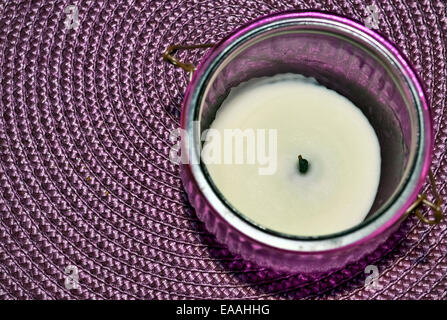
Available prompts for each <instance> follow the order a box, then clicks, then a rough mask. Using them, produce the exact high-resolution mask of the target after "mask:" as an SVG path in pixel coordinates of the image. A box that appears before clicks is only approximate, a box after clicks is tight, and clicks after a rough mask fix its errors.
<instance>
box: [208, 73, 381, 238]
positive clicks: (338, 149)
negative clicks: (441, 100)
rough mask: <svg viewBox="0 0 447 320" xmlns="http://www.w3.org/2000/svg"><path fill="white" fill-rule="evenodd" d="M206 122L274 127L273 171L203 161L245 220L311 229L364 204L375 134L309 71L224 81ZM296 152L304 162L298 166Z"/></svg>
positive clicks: (336, 227)
mask: <svg viewBox="0 0 447 320" xmlns="http://www.w3.org/2000/svg"><path fill="white" fill-rule="evenodd" d="M211 128H212V129H215V130H217V131H218V132H221V133H222V136H224V131H225V129H242V130H245V129H254V130H256V129H267V130H268V129H276V130H277V154H275V157H277V158H276V159H277V164H276V170H275V171H274V173H273V174H264V175H260V174H259V165H258V164H250V163H244V164H235V163H233V164H224V163H207V164H206V166H207V169H208V172H209V174H210V176H211V178H212V180H213V182H214V184H215V185H216V187H217V188H218V189H219V191H220V192H221V193H222V194H223V196H224V197H225V198H226V199H227V200H228V201H229V203H231V205H232V206H234V207H235V208H236V209H237V210H238V211H239V212H241V213H242V214H243V215H244V216H246V217H247V218H248V219H250V220H252V221H253V222H255V223H257V224H259V225H261V226H263V227H266V228H269V229H271V230H275V231H278V232H282V233H287V234H291V235H300V236H316V235H324V234H330V233H334V232H339V231H342V230H345V229H347V228H350V227H353V226H355V225H357V224H359V223H360V222H362V221H363V220H364V219H365V217H366V215H367V213H368V212H369V210H370V208H371V206H372V204H373V201H374V198H375V195H376V192H377V188H378V185H379V178H380V162H381V159H380V146H379V142H378V139H377V136H376V134H375V132H374V129H373V128H372V126H371V125H370V123H369V122H368V120H367V118H366V117H365V116H364V115H363V113H362V112H361V111H360V109H358V108H357V107H356V106H355V105H354V104H353V103H352V102H350V101H349V100H348V99H346V98H345V97H343V96H341V95H340V94H338V93H336V92H335V91H332V90H329V89H327V88H325V87H323V86H321V85H319V84H318V83H316V82H315V81H314V80H313V79H311V78H304V77H302V76H298V75H291V74H286V75H277V76H275V77H271V78H261V79H254V80H250V81H248V82H247V83H244V84H242V85H240V86H239V87H237V88H234V89H232V91H231V93H230V95H229V97H228V98H227V99H226V100H225V101H224V103H223V104H222V106H221V107H220V109H219V111H218V113H217V115H216V119H215V120H214V122H213V123H212V125H211ZM227 131H228V130H227ZM208 138H210V136H208ZM257 138H258V136H257ZM213 143H214V144H215V143H216V142H215V139H208V141H206V142H205V144H204V150H205V149H206V148H207V147H208V148H209V147H210V146H212V144H213ZM226 143H228V141H227V142H226ZM222 145H224V144H222ZM214 146H216V145H214ZM233 150H234V148H233ZM222 152H225V149H222ZM298 155H302V157H303V158H305V159H307V160H308V162H309V169H308V171H307V172H305V173H300V172H299V170H298ZM223 156H224V155H223V154H222V159H223ZM233 156H234V155H233ZM233 158H234V157H233Z"/></svg>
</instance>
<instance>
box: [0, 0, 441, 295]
mask: <svg viewBox="0 0 447 320" xmlns="http://www.w3.org/2000/svg"><path fill="white" fill-rule="evenodd" d="M371 3H372V1H369V2H368V1H367V2H366V3H365V2H363V1H358V0H324V1H298V0H296V1H285V0H281V1H278V0H265V1H261V0H154V1H149V0H148V1H138V0H97V1H93V0H79V1H75V0H73V1H55V0H40V1H9V0H0V110H1V113H0V189H1V190H0V298H1V299H203V298H211V299H229V298H232V299H244V298H253V299H257V298H262V299H296V298H303V299H446V298H447V258H446V255H447V226H446V223H445V222H443V223H442V224H440V225H437V226H427V225H423V224H422V223H420V222H419V221H418V220H417V218H415V217H413V216H412V217H409V218H408V219H407V220H406V221H405V222H404V223H403V225H402V226H401V228H400V229H399V231H398V232H397V233H396V234H395V235H394V236H393V237H392V239H390V241H388V242H387V243H385V244H384V245H382V246H381V247H380V248H379V249H378V250H377V251H376V252H374V254H372V255H371V256H369V257H368V258H365V259H364V260H363V261H360V262H358V263H355V264H351V265H348V266H346V267H345V268H343V269H341V270H335V271H333V272H330V273H325V274H314V275H303V274H284V273H278V272H275V271H272V270H268V269H264V268H259V267H257V266H256V265H253V264H252V263H250V262H247V261H244V260H242V259H241V258H240V257H238V256H235V255H233V254H231V253H230V252H228V250H227V249H226V248H225V247H224V246H222V245H220V244H218V243H217V242H216V240H215V239H214V237H213V236H212V235H210V234H209V233H208V232H207V231H206V230H205V228H204V226H203V224H202V223H201V222H200V221H199V220H198V219H197V217H196V216H195V213H194V212H193V210H192V209H191V207H190V205H189V204H188V201H187V198H186V195H185V192H184V189H183V186H182V184H181V180H180V174H179V167H178V166H176V165H174V164H172V163H171V162H170V160H169V150H170V148H171V146H172V144H173V143H172V142H171V141H170V140H169V134H170V132H171V130H173V129H176V128H177V127H178V124H179V114H180V104H181V101H182V96H183V92H184V91H185V89H186V86H187V83H188V75H186V74H185V73H184V72H183V71H182V70H181V69H177V68H174V67H173V66H172V65H169V64H167V63H165V62H163V61H162V58H161V54H162V52H163V51H164V50H165V49H166V47H167V46H168V45H169V44H173V43H189V44H192V43H208V42H216V41H218V40H220V39H221V38H222V37H223V36H225V35H227V34H228V33H229V32H231V31H232V30H233V29H234V28H236V27H238V26H240V25H242V24H244V23H246V22H248V21H250V20H252V19H255V18H257V17H260V16H263V15H266V14H269V13H274V12H278V11H283V10H289V9H318V10H326V11H330V12H334V13H338V14H341V15H345V16H347V17H350V18H353V19H356V20H359V21H364V20H365V18H366V16H367V15H368V11H367V5H369V4H371ZM374 3H375V4H376V5H377V7H378V9H379V10H378V11H379V28H378V31H379V32H380V33H381V34H383V35H384V36H385V37H387V38H388V39H390V40H391V41H392V42H394V43H395V44H396V46H397V47H398V48H399V49H400V50H402V52H403V53H404V55H406V56H407V57H408V59H409V60H410V61H411V63H412V64H413V65H414V67H415V70H416V71H417V73H418V74H419V75H420V77H421V79H422V82H423V83H424V84H425V87H426V90H427V96H428V98H429V101H430V102H431V106H432V111H433V118H434V129H435V139H436V140H435V149H434V159H433V164H432V170H433V172H434V175H435V177H436V182H437V186H438V191H439V193H440V195H441V197H442V198H443V200H444V203H447V183H446V181H447V156H446V154H447V153H446V150H447V144H446V140H447V109H446V105H447V101H446V92H447V87H446V86H447V84H446V75H447V68H446V63H447V62H446V61H447V53H446V51H447V41H446V37H447V5H446V3H445V1H440V0H433V1H427V0H393V1H391V0H389V1H378V0H377V1H375V2H374ZM69 5H76V6H77V8H78V13H79V22H80V23H79V26H78V27H77V28H72V29H68V28H67V26H66V25H65V20H66V19H67V13H66V12H65V9H66V8H67V6H69ZM204 53H205V52H204V51H203V50H193V51H189V52H185V51H183V52H180V53H179V55H178V56H179V58H180V59H184V60H186V61H191V62H194V63H196V64H197V62H198V61H200V58H201V57H202V56H203V54H204ZM424 191H426V192H427V193H428V194H429V195H430V190H429V186H428V183H427V184H426V186H425V187H424ZM443 210H444V211H446V206H445V205H444V206H443ZM426 211H427V210H426ZM426 213H428V212H426ZM366 264H374V265H376V266H377V267H378V269H379V271H380V277H379V285H380V288H379V289H376V290H371V289H367V288H365V286H364V283H365V277H366V276H367V275H366V274H365V273H364V266H365V265H366ZM67 266H75V267H76V268H77V270H78V275H79V286H78V287H77V288H72V289H67V287H66V283H65V280H66V277H67V274H66V272H65V271H66V267H67Z"/></svg>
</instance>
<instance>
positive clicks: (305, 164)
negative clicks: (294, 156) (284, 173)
mask: <svg viewBox="0 0 447 320" xmlns="http://www.w3.org/2000/svg"><path fill="white" fill-rule="evenodd" d="M298 170H299V171H300V172H301V173H306V172H307V170H309V161H307V160H306V159H304V158H303V157H302V156H301V155H299V156H298Z"/></svg>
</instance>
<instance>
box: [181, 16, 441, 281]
mask: <svg viewBox="0 0 447 320" xmlns="http://www.w3.org/2000/svg"><path fill="white" fill-rule="evenodd" d="M183 66H186V67H188V68H189V70H193V68H191V65H189V64H184V65H183ZM185 69H187V68H185ZM187 70H188V69H187ZM290 72H292V73H298V74H302V75H305V76H308V77H313V78H316V79H317V80H318V81H319V82H320V83H321V84H323V85H325V86H326V87H328V88H330V89H333V90H336V91H337V92H339V93H340V94H342V95H344V96H346V97H347V98H349V99H350V100H351V101H352V102H353V103H354V104H355V105H356V106H358V107H359V108H360V109H361V110H362V112H363V113H364V114H365V115H366V117H367V118H368V119H369V121H370V123H371V124H372V126H373V127H374V129H375V131H376V134H377V136H378V139H379V142H380V146H381V157H382V167H381V178H380V184H379V189H378V193H377V196H376V199H375V201H374V204H373V206H372V208H371V211H370V213H369V214H368V216H367V218H366V219H365V221H363V222H362V223H361V224H359V225H357V226H355V227H353V228H350V229H348V230H345V231H343V232H340V233H336V234H330V235H325V236H315V237H302V236H297V235H287V234H281V233H278V232H275V231H272V230H268V229H266V228H263V227H262V226H258V225H256V224H254V223H252V222H251V221H249V220H248V219H247V218H246V217H244V215H243V213H239V212H237V210H235V209H234V208H233V207H232V206H231V204H229V203H228V201H226V199H225V196H224V195H222V194H221V193H220V192H219V190H218V189H217V188H216V187H215V186H214V183H213V181H212V179H211V178H210V176H209V175H208V174H207V170H206V168H205V166H204V165H203V164H202V163H201V161H200V150H201V139H200V136H201V133H202V132H203V131H204V130H206V129H207V128H208V127H209V126H210V124H211V122H212V121H213V120H214V118H215V115H216V111H217V110H218V108H219V106H220V104H221V103H222V101H223V100H224V99H225V97H226V96H227V95H228V93H229V91H230V89H231V88H232V87H235V86H237V85H239V84H240V83H241V82H244V81H247V80H249V79H251V78H255V77H262V76H273V75H275V74H279V73H290ZM194 123H199V126H198V128H197V126H194ZM181 127H182V128H183V129H184V130H186V133H187V134H186V139H184V140H183V143H184V148H186V149H187V150H188V151H189V153H188V154H189V157H190V158H189V161H188V163H187V164H184V165H183V167H182V170H181V172H182V180H183V183H184V186H185V188H186V192H187V194H188V196H189V200H190V202H191V204H192V206H193V207H194V208H195V209H196V213H197V215H198V217H199V218H200V219H201V220H202V221H203V222H204V223H205V225H206V227H207V229H208V230H209V231H210V232H212V233H214V234H215V235H216V237H217V239H218V241H220V242H222V243H225V244H226V245H227V246H228V248H229V249H230V250H231V251H233V252H236V253H239V254H240V255H241V256H242V257H244V258H246V259H248V260H251V261H254V262H256V263H258V264H259V265H263V266H267V267H272V268H274V269H279V270H284V271H299V272H315V271H327V270H330V269H333V268H338V267H342V266H344V265H346V264H347V263H350V262H353V261H356V260H359V259H361V258H362V257H363V256H365V255H366V254H368V253H369V252H371V251H372V250H374V249H375V248H377V247H378V245H379V244H381V243H382V242H384V241H385V240H386V239H387V238H388V237H389V236H390V234H391V233H392V232H393V231H395V230H396V229H397V228H398V226H399V224H400V223H401V222H402V220H403V219H404V218H405V217H406V216H407V215H408V213H409V212H410V211H411V210H412V209H414V206H413V205H412V204H413V203H414V202H415V200H416V199H418V198H417V197H418V192H419V191H420V189H421V187H422V185H423V183H424V180H425V178H426V176H427V173H428V171H429V166H430V162H431V150H432V143H433V140H432V124H431V116H430V112H429V108H428V105H427V102H426V99H425V95H424V91H423V89H422V87H421V85H420V82H419V80H418V78H417V77H416V75H415V73H414V71H413V70H412V68H411V67H410V66H409V64H408V63H407V62H406V60H405V59H404V58H403V57H402V56H401V54H400V53H399V52H398V50H396V48H394V47H393V46H392V45H391V44H390V43H389V42H388V41H386V40H385V39H384V38H382V37H381V36H379V35H378V34H376V33H375V32H373V31H371V30H369V29H368V28H366V27H364V26H362V25H360V24H358V23H356V22H354V21H352V20H349V19H346V18H343V17H339V16H335V15H331V14H325V13H320V12H285V13H280V14H275V15H271V16H267V17H264V18H261V19H258V20H256V21H254V22H252V23H250V24H248V25H245V26H243V27H242V28H240V29H238V30H236V31H235V32H233V33H232V34H231V35H229V36H228V37H226V38H225V39H223V40H222V41H220V42H219V43H218V44H216V45H215V46H214V47H213V48H212V49H211V50H210V52H209V53H208V54H207V55H206V57H205V58H204V59H203V60H202V61H201V63H200V65H199V66H198V68H197V69H196V70H195V72H194V74H193V77H192V79H191V82H190V84H189V86H188V89H187V91H186V94H185V97H184V101H183V108H182V117H181ZM247 192H250V191H249V190H247ZM346 201H349V199H346ZM420 202H422V200H421V201H420Z"/></svg>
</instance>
